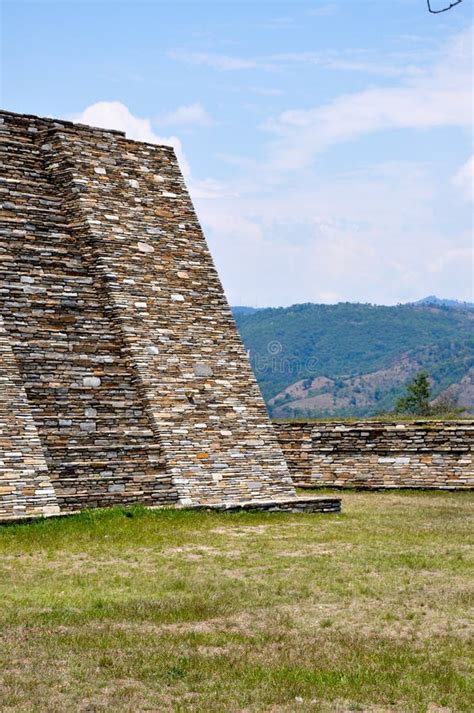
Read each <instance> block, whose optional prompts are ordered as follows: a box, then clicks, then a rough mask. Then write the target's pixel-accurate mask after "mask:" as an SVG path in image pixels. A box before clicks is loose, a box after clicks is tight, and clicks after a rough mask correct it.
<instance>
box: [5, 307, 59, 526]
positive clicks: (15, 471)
mask: <svg viewBox="0 0 474 713" xmlns="http://www.w3.org/2000/svg"><path fill="white" fill-rule="evenodd" d="M0 365H1V367H0V396H1V398H0V519H13V518H18V517H27V516H32V515H55V514H57V513H58V512H59V507H58V504H57V500H56V494H55V492H54V489H53V486H52V485H51V481H50V478H49V474H48V467H47V465H46V460H45V457H44V454H43V450H42V448H41V443H40V440H39V436H38V432H37V430H36V426H35V422H34V420H33V416H32V413H31V410H30V407H29V404H28V400H27V398H26V394H25V390H24V388H23V386H22V383H21V378H20V374H19V372H18V369H17V365H16V361H15V357H14V356H13V351H12V349H11V345H10V343H9V340H8V336H7V334H6V332H5V329H4V326H3V321H2V318H1V317H0Z"/></svg>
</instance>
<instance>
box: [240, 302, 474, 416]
mask: <svg viewBox="0 0 474 713" xmlns="http://www.w3.org/2000/svg"><path fill="white" fill-rule="evenodd" d="M452 303H454V304H452ZM233 312H234V316H235V319H236V322H237V326H238V328H239V330H240V333H241V335H242V339H243V341H244V344H245V346H246V348H247V349H248V350H249V353H250V359H251V363H252V366H253V368H254V371H255V374H256V377H257V380H258V382H259V384H260V388H261V389H262V393H263V395H264V398H265V401H266V403H267V406H268V408H269V411H270V413H271V415H272V416H275V417H289V416H291V417H293V416H296V417H310V416H369V415H375V414H376V413H380V412H383V411H389V410H390V409H392V408H393V407H394V404H395V401H396V400H397V398H398V397H399V396H400V395H401V393H402V392H403V391H404V388H405V386H406V384H407V382H408V381H409V380H410V379H411V378H412V377H413V376H414V374H416V373H417V372H418V371H420V370H426V371H427V372H428V373H429V374H430V376H431V377H432V383H433V393H434V395H435V396H439V395H440V394H442V393H449V394H451V395H453V396H455V397H456V398H458V401H459V404H460V405H462V406H465V407H466V408H468V409H469V411H471V412H474V305H472V304H471V303H462V302H457V301H455V300H440V299H439V298H435V297H427V298H425V299H424V300H421V301H420V302H418V303H411V304H404V305H396V306H380V305H369V304H358V303H349V302H347V303H339V304H337V305H318V304H312V303H307V304H301V305H292V306H291V307H279V308H263V309H256V308H250V309H248V310H246V309H242V308H241V307H238V308H233Z"/></svg>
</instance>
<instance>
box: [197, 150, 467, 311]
mask: <svg viewBox="0 0 474 713" xmlns="http://www.w3.org/2000/svg"><path fill="white" fill-rule="evenodd" d="M219 190H220V191H221V192H220V193H219V192H214V193H213V194H212V195H211V194H209V195H207V196H206V195H205V194H204V193H202V194H201V195H197V194H194V193H193V198H194V199H195V203H196V206H197V210H198V215H199V217H200V218H201V220H202V222H203V225H204V228H205V232H206V235H207V236H208V239H209V243H210V246H211V250H212V253H213V255H214V258H215V260H216V264H217V266H218V269H219V271H220V273H221V276H222V280H223V284H224V285H225V288H226V291H227V294H228V296H229V299H230V301H231V302H232V303H234V304H253V305H257V306H264V305H281V304H292V303H296V302H307V301H314V302H328V301H329V302H330V301H333V300H334V295H337V299H339V300H350V301H357V300H361V301H368V302H378V303H380V302H382V303H386V304H395V303H397V302H399V301H410V300H415V299H418V298H421V297H423V296H424V295H426V294H440V295H441V296H443V295H446V296H449V295H453V296H456V297H459V298H461V299H466V300H470V299H471V291H470V284H471V279H470V278H471V269H472V268H471V266H470V262H469V256H470V255H472V249H471V245H470V243H471V238H470V236H469V235H467V234H466V232H464V231H462V230H460V229H459V228H458V226H450V231H449V235H447V234H446V233H445V232H443V230H442V228H440V227H439V226H438V223H437V216H436V214H435V212H434V210H433V208H434V206H435V205H436V204H439V203H440V202H441V200H442V196H443V193H444V186H443V185H439V184H438V182H437V180H436V178H435V177H434V176H433V175H432V174H431V172H430V167H429V166H426V167H425V166H423V165H418V164H415V163H412V162H408V161H399V162H390V163H382V164H378V165H373V166H370V167H367V168H366V169H364V170H358V171H347V172H341V173H340V174H339V175H335V176H332V177H330V178H328V177H325V178H323V177H321V178H318V177H317V176H314V175H311V174H305V177H304V180H301V182H300V181H298V182H297V185H296V183H295V184H291V183H285V184H283V185H281V186H280V187H273V188H272V189H270V190H266V191H265V192H262V193H259V192H258V189H257V188H255V191H254V192H253V193H247V194H245V193H241V194H238V192H235V193H234V194H233V195H229V193H231V191H230V190H229V193H228V195H225V192H224V191H223V190H222V186H219Z"/></svg>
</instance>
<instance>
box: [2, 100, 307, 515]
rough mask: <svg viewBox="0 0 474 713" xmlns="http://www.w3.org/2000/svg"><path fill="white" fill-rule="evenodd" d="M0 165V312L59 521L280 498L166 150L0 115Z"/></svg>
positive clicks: (244, 372)
mask: <svg viewBox="0 0 474 713" xmlns="http://www.w3.org/2000/svg"><path fill="white" fill-rule="evenodd" d="M0 160H1V164H2V171H1V182H0V203H1V209H0V315H1V316H2V319H3V325H4V329H5V333H6V335H7V336H8V343H9V345H10V349H11V352H12V355H13V358H14V359H15V362H16V365H17V368H18V372H19V375H20V380H21V385H22V387H23V388H24V394H25V398H27V402H28V405H29V408H30V411H31V414H32V418H33V420H34V427H35V428H36V430H37V433H38V437H39V441H40V443H41V447H42V451H43V453H44V458H45V461H46V464H47V468H48V474H49V477H50V479H51V483H52V484H53V487H54V492H55V496H56V498H57V503H58V504H59V506H60V507H61V510H62V511H67V510H76V509H80V508H82V507H85V506H98V505H110V504H115V503H125V502H143V503H145V504H158V505H163V504H173V503H176V502H180V503H182V504H212V503H235V502H241V501H250V500H257V501H258V500H269V499H272V498H285V497H290V498H291V497H293V496H294V488H293V485H292V481H291V478H290V476H289V473H288V469H287V466H286V463H285V461H284V458H283V455H282V452H281V450H280V447H279V445H278V442H277V440H276V436H275V434H274V432H273V428H272V426H271V424H270V422H269V420H268V417H267V414H266V410H265V406H264V404H263V400H262V398H261V395H260V392H259V389H258V386H257V384H256V381H255V378H254V376H253V373H252V371H251V369H250V366H249V363H248V359H247V356H246V353H245V350H244V348H243V346H242V344H241V341H240V338H239V336H238V333H237V330H236V327H235V324H234V321H233V318H232V315H231V312H230V309H229V306H228V304H227V302H226V299H225V296H224V294H223V291H222V287H221V284H220V281H219V278H218V275H217V272H216V270H215V268H214V265H213V263H212V259H211V256H210V254H209V251H208V248H207V245H206V242H205V239H204V237H203V235H202V232H201V229H200V227H199V224H198V221H197V219H196V216H195V213H194V210H193V207H192V203H191V201H190V198H189V196H188V194H187V191H186V188H185V185H184V182H183V179H182V176H181V173H180V171H179V167H178V164H177V162H176V158H175V156H174V153H173V151H172V149H170V148H167V147H163V146H155V145H149V144H143V143H139V142H134V141H131V140H128V139H126V138H125V136H124V135H123V134H121V133H120V132H113V131H103V130H99V129H92V128H90V127H84V126H78V125H74V124H70V123H67V122H55V121H53V120H48V119H39V118H38V117H32V116H25V115H15V114H11V113H8V112H2V113H0ZM0 369H1V371H2V374H1V375H2V376H3V371H4V368H3V360H2V366H1V367H0ZM0 383H1V384H3V383H4V382H3V381H0ZM2 389H3V386H2ZM11 418H12V419H15V418H16V416H15V415H14V414H13V413H12V415H11ZM2 435H3V434H2ZM2 435H0V437H2ZM0 477H3V471H2V465H1V460H0ZM0 512H1V511H0Z"/></svg>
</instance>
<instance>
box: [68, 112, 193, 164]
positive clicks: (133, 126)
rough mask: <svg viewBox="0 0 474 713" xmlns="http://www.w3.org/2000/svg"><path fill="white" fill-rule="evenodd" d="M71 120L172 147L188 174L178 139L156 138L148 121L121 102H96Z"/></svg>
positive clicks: (136, 139)
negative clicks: (123, 132) (122, 132)
mask: <svg viewBox="0 0 474 713" xmlns="http://www.w3.org/2000/svg"><path fill="white" fill-rule="evenodd" d="M73 120H74V121H77V122H79V123H81V124H89V125H90V126H99V127H101V128H104V129H117V130H118V131H125V133H126V135H127V137H128V138H129V139H134V140H135V141H145V142H147V143H151V144H161V145H164V146H172V147H173V148H174V150H175V151H176V155H177V157H178V161H179V164H180V166H181V170H182V171H183V173H184V174H185V175H189V174H190V169H189V164H188V162H187V160H186V158H185V156H184V153H183V147H182V144H181V141H180V140H179V139H178V137H176V136H158V134H156V133H155V132H154V131H153V129H152V126H151V121H150V120H149V119H142V118H140V117H138V116H135V115H134V114H132V113H131V111H130V109H129V108H128V107H127V106H125V104H122V102H118V101H112V102H107V101H103V102H96V103H95V104H91V105H90V106H88V107H86V109H84V111H82V112H81V113H80V114H76V115H75V116H74V118H73Z"/></svg>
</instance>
